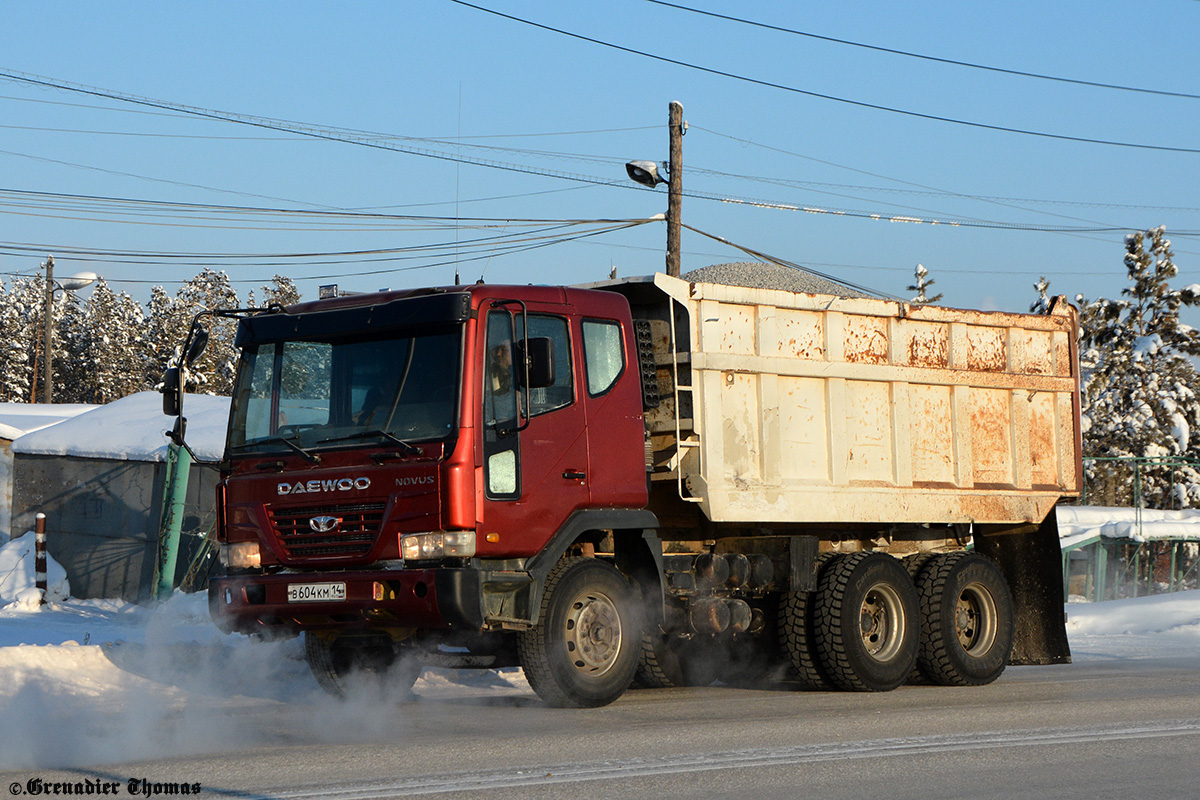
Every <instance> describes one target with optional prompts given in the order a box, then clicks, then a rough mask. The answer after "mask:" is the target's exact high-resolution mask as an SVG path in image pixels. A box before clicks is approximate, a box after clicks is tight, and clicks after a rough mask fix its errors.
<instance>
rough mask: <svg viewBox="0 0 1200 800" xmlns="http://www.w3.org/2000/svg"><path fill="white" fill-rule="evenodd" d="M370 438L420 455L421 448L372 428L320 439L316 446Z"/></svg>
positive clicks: (411, 453)
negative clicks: (378, 439)
mask: <svg viewBox="0 0 1200 800" xmlns="http://www.w3.org/2000/svg"><path fill="white" fill-rule="evenodd" d="M372 436H382V437H383V438H384V439H387V440H388V441H389V442H393V443H395V444H396V445H398V446H399V447H400V448H401V449H403V450H404V452H406V453H408V454H409V455H414V456H415V455H418V454H420V453H421V448H419V447H417V446H416V445H412V444H409V443H408V442H406V441H404V440H403V439H401V438H400V437H399V436H396V435H395V434H393V433H388V432H387V431H385V430H382V429H380V428H372V429H371V430H369V431H361V432H359V433H351V434H349V435H347V436H334V437H332V438H329V439H320V440H318V441H317V444H326V443H328V442H348V441H350V440H352V439H368V438H370V437H372Z"/></svg>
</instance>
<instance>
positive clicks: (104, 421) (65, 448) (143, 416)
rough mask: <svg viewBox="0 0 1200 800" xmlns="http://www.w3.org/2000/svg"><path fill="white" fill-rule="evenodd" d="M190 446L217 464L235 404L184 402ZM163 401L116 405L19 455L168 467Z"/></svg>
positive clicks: (21, 442) (22, 443)
mask: <svg viewBox="0 0 1200 800" xmlns="http://www.w3.org/2000/svg"><path fill="white" fill-rule="evenodd" d="M183 407H184V415H185V416H186V417H187V421H188V427H187V443H188V445H190V446H191V448H192V450H194V451H195V452H196V454H197V455H198V456H200V457H201V458H203V459H208V460H214V461H215V460H217V459H219V458H220V457H221V454H222V452H223V451H224V449H225V429H226V424H227V420H228V418H229V398H228V397H213V396H211V395H194V394H189V395H187V396H186V397H185V398H184V403H183ZM173 424H174V420H173V419H172V418H171V417H167V416H165V415H164V414H163V413H162V395H161V394H159V393H158V392H138V393H137V394H131V395H129V396H128V397H122V398H121V399H120V400H114V401H113V402H111V403H109V404H108V405H105V406H100V407H98V408H95V409H93V410H91V411H88V412H86V413H83V414H80V415H78V416H76V417H73V418H71V419H69V420H66V421H64V422H60V423H59V424H57V425H54V426H52V427H49V428H44V429H42V430H37V431H34V432H32V433H28V434H25V435H24V436H22V437H20V438H19V439H17V440H16V441H15V442H13V446H12V450H13V453H14V454H22V453H28V454H31V455H57V456H62V455H70V456H82V457H85V458H109V459H116V460H133V461H165V460H166V458H167V438H166V435H165V434H166V431H168V430H169V429H170V428H171V426H172V425H173Z"/></svg>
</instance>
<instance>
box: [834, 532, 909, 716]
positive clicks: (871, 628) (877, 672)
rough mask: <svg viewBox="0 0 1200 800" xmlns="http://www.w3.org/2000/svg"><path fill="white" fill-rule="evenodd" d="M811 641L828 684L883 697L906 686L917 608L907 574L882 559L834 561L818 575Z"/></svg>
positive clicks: (866, 556)
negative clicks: (879, 694)
mask: <svg viewBox="0 0 1200 800" xmlns="http://www.w3.org/2000/svg"><path fill="white" fill-rule="evenodd" d="M811 599H815V600H816V602H817V607H816V610H815V625H814V634H815V635H814V640H815V646H816V651H817V654H818V656H819V662H820V666H821V668H823V671H824V675H825V676H826V677H827V679H828V680H829V682H830V683H832V684H833V685H834V686H836V687H838V688H840V689H846V690H850V691H858V692H886V691H890V690H891V689H895V688H896V687H897V686H899V685H900V684H902V683H904V682H905V681H906V680H907V679H908V677H909V674H910V673H911V672H912V669H913V666H914V665H915V663H916V660H917V653H918V647H919V622H918V620H919V613H920V612H919V603H918V599H917V592H916V589H915V588H914V586H913V583H912V579H911V578H910V577H909V575H908V571H907V570H906V569H905V568H904V566H903V565H902V564H901V563H900V562H899V561H898V560H896V559H895V558H893V557H892V556H890V555H887V554H886V553H871V552H859V553H851V554H849V555H844V556H839V557H835V558H834V559H833V560H832V561H831V562H830V563H829V564H828V566H827V567H826V568H825V569H824V571H823V572H822V574H821V577H820V581H819V584H818V590H817V595H816V597H815V598H810V601H811Z"/></svg>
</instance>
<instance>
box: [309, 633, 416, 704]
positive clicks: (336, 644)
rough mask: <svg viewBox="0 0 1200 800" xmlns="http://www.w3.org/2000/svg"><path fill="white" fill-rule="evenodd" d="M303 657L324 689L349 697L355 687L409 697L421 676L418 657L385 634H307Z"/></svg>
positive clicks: (338, 695)
mask: <svg viewBox="0 0 1200 800" xmlns="http://www.w3.org/2000/svg"><path fill="white" fill-rule="evenodd" d="M304 657H305V660H306V661H307V662H308V668H309V669H310V670H311V671H312V674H313V677H314V678H316V679H317V683H318V684H320V686H321V688H322V689H324V690H325V691H326V692H328V693H329V694H331V695H333V696H334V697H343V698H344V697H346V696H347V695H349V694H350V693H351V692H353V691H354V690H355V688H364V689H365V688H371V689H378V690H381V691H384V692H391V693H395V694H396V695H397V696H398V697H401V698H406V697H408V695H409V693H410V692H411V690H412V687H413V684H414V683H416V682H417V678H418V677H420V675H421V669H422V665H421V662H420V661H419V660H418V659H417V658H416V656H415V655H412V654H409V653H407V651H406V649H405V648H403V647H401V646H399V645H397V644H395V643H394V642H392V640H391V639H390V638H388V637H387V636H383V635H378V636H337V635H335V634H329V633H320V632H317V631H306V632H305V634H304Z"/></svg>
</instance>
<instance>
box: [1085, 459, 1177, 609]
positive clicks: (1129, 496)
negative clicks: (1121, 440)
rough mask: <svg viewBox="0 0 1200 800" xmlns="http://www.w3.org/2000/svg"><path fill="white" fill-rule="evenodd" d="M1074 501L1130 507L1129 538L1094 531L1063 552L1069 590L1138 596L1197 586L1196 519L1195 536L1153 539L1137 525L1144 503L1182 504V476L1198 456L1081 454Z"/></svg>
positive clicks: (1098, 596) (1090, 595) (1105, 596)
mask: <svg viewBox="0 0 1200 800" xmlns="http://www.w3.org/2000/svg"><path fill="white" fill-rule="evenodd" d="M1083 462H1084V485H1083V492H1082V495H1081V496H1080V498H1079V505H1090V506H1116V507H1123V508H1131V509H1133V510H1134V522H1135V531H1136V533H1135V534H1134V535H1133V536H1132V537H1131V538H1129V539H1112V538H1106V537H1099V536H1098V537H1096V538H1095V539H1094V540H1091V541H1088V542H1086V543H1083V544H1081V545H1079V546H1076V547H1073V548H1070V550H1069V551H1067V552H1064V553H1063V577H1064V579H1065V583H1066V590H1067V594H1068V596H1070V595H1074V596H1077V597H1084V598H1086V599H1088V600H1092V601H1096V600H1115V599H1119V598H1125V597H1141V596H1144V595H1149V594H1160V593H1162V592H1174V591H1178V590H1181V589H1196V588H1200V525H1198V526H1197V533H1196V536H1195V537H1194V538H1191V537H1186V538H1181V537H1179V536H1178V535H1177V534H1176V535H1172V536H1171V537H1170V538H1161V539H1156V538H1155V537H1154V535H1153V534H1152V533H1147V530H1146V529H1144V528H1143V526H1142V513H1141V512H1142V510H1143V509H1150V508H1154V509H1162V510H1178V509H1180V508H1183V507H1187V506H1186V502H1187V493H1186V492H1185V491H1183V487H1184V485H1185V481H1184V477H1185V475H1187V473H1188V472H1190V471H1193V470H1194V471H1197V472H1200V460H1198V459H1189V458H1175V457H1156V458H1151V457H1126V458H1100V457H1096V458H1085V459H1083Z"/></svg>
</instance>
